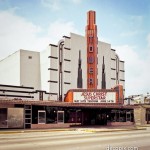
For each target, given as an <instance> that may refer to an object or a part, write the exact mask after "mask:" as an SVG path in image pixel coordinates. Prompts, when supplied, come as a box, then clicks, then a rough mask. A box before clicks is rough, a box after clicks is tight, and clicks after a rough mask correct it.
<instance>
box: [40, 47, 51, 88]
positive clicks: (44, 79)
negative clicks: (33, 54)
mask: <svg viewBox="0 0 150 150" xmlns="http://www.w3.org/2000/svg"><path fill="white" fill-rule="evenodd" d="M49 56H50V46H48V47H47V48H46V49H45V50H43V51H41V52H40V72H41V90H44V91H49V83H48V80H49V79H50V70H48V68H49V67H50V58H48V57H49Z"/></svg>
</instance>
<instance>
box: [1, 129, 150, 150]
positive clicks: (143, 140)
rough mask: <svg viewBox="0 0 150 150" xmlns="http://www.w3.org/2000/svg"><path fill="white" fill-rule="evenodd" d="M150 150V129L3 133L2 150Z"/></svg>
mask: <svg viewBox="0 0 150 150" xmlns="http://www.w3.org/2000/svg"><path fill="white" fill-rule="evenodd" d="M80 149H81V150H128V149H129V150H149V149H150V129H149V128H147V130H131V131H119V132H90V131H82V130H75V131H55V132H27V133H13V134H0V150H80Z"/></svg>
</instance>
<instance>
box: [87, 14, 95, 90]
mask: <svg viewBox="0 0 150 150" xmlns="http://www.w3.org/2000/svg"><path fill="white" fill-rule="evenodd" d="M86 40H87V89H97V85H98V79H97V73H98V71H97V64H98V59H97V53H98V48H97V44H98V38H97V25H96V12H95V11H89V12H88V13H87V26H86Z"/></svg>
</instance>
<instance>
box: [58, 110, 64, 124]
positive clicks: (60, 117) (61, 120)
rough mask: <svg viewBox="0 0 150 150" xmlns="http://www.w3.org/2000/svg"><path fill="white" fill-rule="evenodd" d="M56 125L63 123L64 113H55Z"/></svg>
mask: <svg viewBox="0 0 150 150" xmlns="http://www.w3.org/2000/svg"><path fill="white" fill-rule="evenodd" d="M57 123H64V111H57Z"/></svg>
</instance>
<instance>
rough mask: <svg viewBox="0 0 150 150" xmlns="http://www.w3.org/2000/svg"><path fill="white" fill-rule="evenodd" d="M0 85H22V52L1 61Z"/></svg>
mask: <svg viewBox="0 0 150 150" xmlns="http://www.w3.org/2000/svg"><path fill="white" fill-rule="evenodd" d="M0 84H9V85H20V51H17V52H15V53H13V54H11V55H9V56H8V57H6V58H5V59H3V60H1V61H0Z"/></svg>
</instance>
